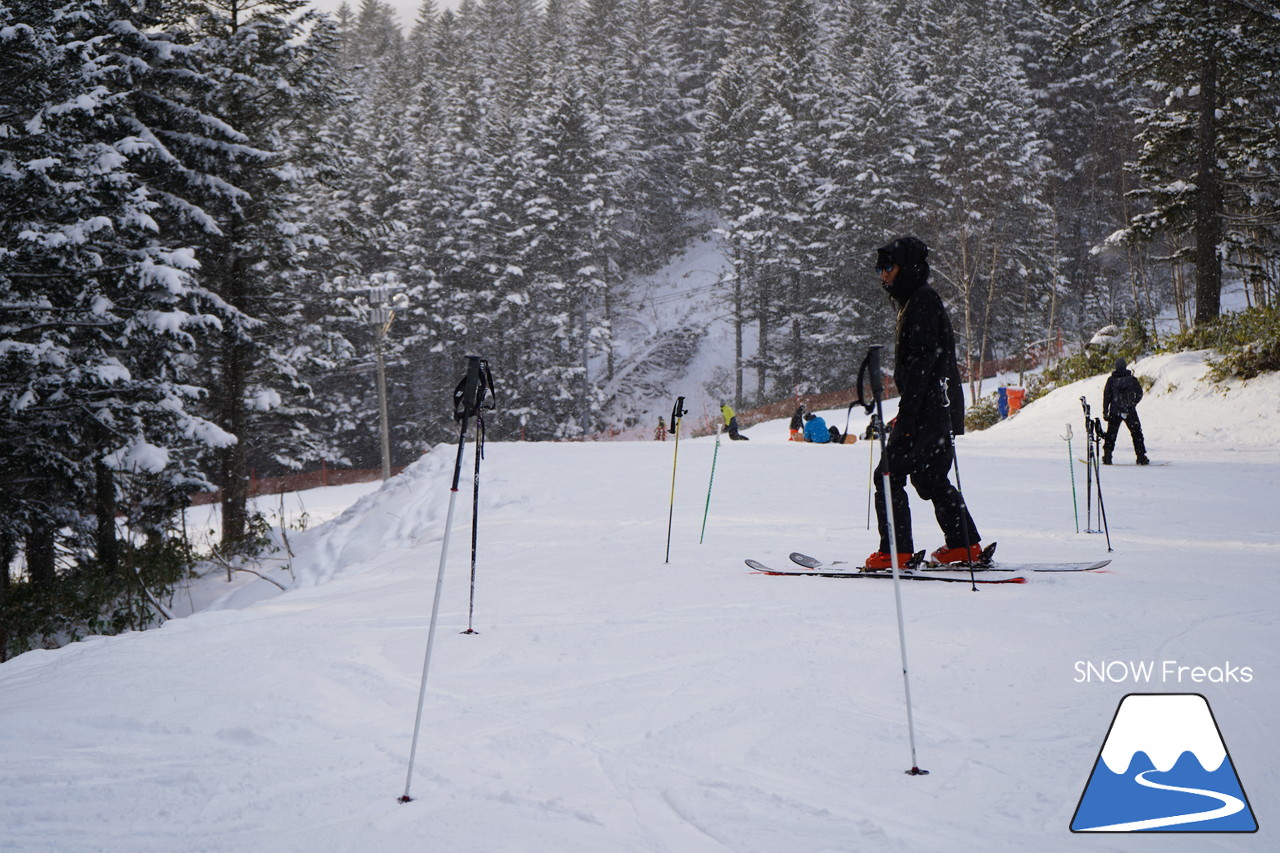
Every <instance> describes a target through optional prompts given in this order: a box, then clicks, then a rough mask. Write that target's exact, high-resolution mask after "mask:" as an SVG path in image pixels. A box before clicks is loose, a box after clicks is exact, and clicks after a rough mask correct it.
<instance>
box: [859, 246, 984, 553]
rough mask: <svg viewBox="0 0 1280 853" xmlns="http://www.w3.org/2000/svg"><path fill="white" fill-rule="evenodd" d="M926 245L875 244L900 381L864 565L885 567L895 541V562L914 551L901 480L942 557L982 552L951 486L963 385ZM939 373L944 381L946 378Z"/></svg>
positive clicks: (960, 426) (974, 529) (961, 420)
mask: <svg viewBox="0 0 1280 853" xmlns="http://www.w3.org/2000/svg"><path fill="white" fill-rule="evenodd" d="M928 255H929V249H928V247H927V246H925V244H924V243H923V242H922V241H921V240H919V239H918V238H916V237H901V238H899V239H897V240H894V241H893V242H892V243H890V244H889V245H887V246H885V247H884V248H882V249H880V250H879V252H878V253H877V258H876V270H877V271H879V273H880V283H881V285H882V286H883V287H884V289H885V292H886V293H888V294H889V296H890V298H891V299H892V300H893V302H894V305H895V306H896V307H897V309H898V328H897V348H896V350H895V352H894V368H893V380H894V382H895V383H896V384H897V386H898V393H899V395H900V397H899V400H898V416H897V417H896V418H895V419H894V420H893V421H892V422H891V424H890V431H889V437H888V442H887V452H886V454H885V456H884V457H883V458H882V459H881V460H880V465H879V466H878V467H877V468H876V472H875V478H874V479H875V488H876V496H875V502H876V518H877V520H878V521H879V526H880V550H879V551H877V552H875V553H874V554H872V555H871V556H870V557H868V558H867V562H866V567H867V568H869V569H887V568H889V567H890V566H891V563H890V553H889V549H890V548H891V547H895V546H896V550H897V552H898V565H899V566H900V567H901V566H903V565H905V564H906V561H907V559H909V558H910V556H911V554H912V552H913V551H914V550H915V549H914V545H913V540H912V535H911V507H910V504H909V503H908V500H907V491H906V483H907V478H908V477H910V478H911V485H912V486H914V487H915V490H916V493H917V494H919V495H920V497H921V498H923V499H924V500H927V501H931V502H932V503H933V511H934V516H935V517H936V518H937V520H938V526H939V527H941V528H942V532H943V535H944V537H945V542H944V544H943V546H942V547H941V548H939V549H937V550H936V551H934V552H933V558H934V559H935V560H937V561H938V562H940V563H959V562H965V561H968V560H971V559H976V558H977V556H978V555H979V554H980V553H981V552H982V545H981V543H980V539H981V537H980V536H979V535H978V528H977V527H976V526H975V525H974V523H973V518H972V517H971V516H970V515H969V510H968V508H967V507H966V506H965V505H964V500H963V499H962V498H961V496H960V492H959V491H958V490H957V489H956V488H955V486H953V485H951V481H950V480H949V479H948V474H949V473H950V471H951V460H952V449H951V436H952V434H953V433H954V434H955V435H960V434H961V433H963V432H964V389H963V387H962V386H961V384H960V368H959V365H958V364H957V363H956V344H955V333H954V332H953V331H952V328H951V319H950V318H949V317H948V316H947V310H946V308H945V307H944V306H943V304H942V298H941V297H940V296H938V294H937V292H936V291H935V290H934V289H933V288H932V287H930V286H929V262H928V260H927V258H928ZM944 380H945V382H944ZM886 465H887V466H888V471H889V475H890V476H889V491H890V493H891V494H890V500H892V501H893V520H894V531H895V533H896V534H897V540H898V541H897V542H896V543H892V544H891V543H890V542H889V529H888V521H887V518H886V515H885V494H884V472H885V466H886Z"/></svg>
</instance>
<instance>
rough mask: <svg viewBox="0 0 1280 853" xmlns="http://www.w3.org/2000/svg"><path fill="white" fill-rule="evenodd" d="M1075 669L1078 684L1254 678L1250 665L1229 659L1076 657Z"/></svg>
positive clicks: (1221, 681) (1244, 680)
mask: <svg viewBox="0 0 1280 853" xmlns="http://www.w3.org/2000/svg"><path fill="white" fill-rule="evenodd" d="M1075 673H1076V674H1075V677H1074V678H1073V679H1072V680H1073V681H1075V682H1076V683H1077V684H1087V683H1094V682H1106V683H1109V684H1118V683H1124V682H1133V683H1135V684H1151V683H1153V682H1154V683H1158V684H1233V683H1235V684H1248V683H1249V682H1251V681H1253V667H1251V666H1239V665H1236V664H1233V663H1231V662H1230V661H1225V662H1223V664H1222V665H1221V666H1216V665H1215V666H1188V665H1186V664H1182V663H1179V662H1178V661H1176V660H1165V661H1154V660H1148V661H1131V660H1111V661H1105V660H1102V661H1084V660H1078V661H1076V665H1075Z"/></svg>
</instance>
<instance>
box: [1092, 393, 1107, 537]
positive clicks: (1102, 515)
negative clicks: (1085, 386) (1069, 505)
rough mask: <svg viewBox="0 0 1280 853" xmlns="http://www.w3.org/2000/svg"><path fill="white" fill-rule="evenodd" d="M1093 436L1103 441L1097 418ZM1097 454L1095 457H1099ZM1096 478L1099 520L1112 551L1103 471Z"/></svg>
mask: <svg viewBox="0 0 1280 853" xmlns="http://www.w3.org/2000/svg"><path fill="white" fill-rule="evenodd" d="M1093 435H1094V440H1095V441H1101V440H1102V438H1101V436H1102V421H1100V420H1098V419H1097V418H1094V419H1093ZM1097 455H1098V454H1097V452H1096V451H1095V452H1094V456H1095V457H1097ZM1095 476H1096V477H1097V478H1098V519H1099V520H1100V521H1101V522H1102V532H1103V533H1105V534H1107V550H1108V551H1110V550H1111V528H1109V527H1108V526H1107V507H1106V505H1104V504H1103V503H1102V471H1101V470H1099V471H1098V472H1097V473H1096V474H1095Z"/></svg>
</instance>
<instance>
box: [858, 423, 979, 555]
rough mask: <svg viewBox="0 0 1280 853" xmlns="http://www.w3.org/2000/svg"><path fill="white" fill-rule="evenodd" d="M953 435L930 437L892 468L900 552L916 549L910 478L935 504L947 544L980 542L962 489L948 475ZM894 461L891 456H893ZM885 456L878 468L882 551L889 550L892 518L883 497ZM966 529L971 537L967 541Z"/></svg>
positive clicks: (917, 490)
mask: <svg viewBox="0 0 1280 853" xmlns="http://www.w3.org/2000/svg"><path fill="white" fill-rule="evenodd" d="M950 441H951V438H950V436H941V437H940V438H937V439H936V440H928V439H926V441H925V442H924V443H922V444H921V445H917V446H916V447H915V448H913V450H914V451H915V452H913V453H911V454H909V455H907V456H904V458H903V463H902V465H901V467H902V468H903V469H904V470H903V471H901V472H899V471H898V470H897V468H898V467H899V466H898V465H897V464H895V465H894V467H893V468H891V469H890V470H891V472H892V473H890V475H889V492H890V495H891V496H892V501H893V529H894V533H896V534H897V539H898V548H897V550H898V553H900V554H910V553H912V552H914V551H915V545H914V544H913V543H914V539H913V538H912V534H911V504H910V503H909V501H908V499H907V479H908V478H910V480H911V485H912V486H914V487H915V490H916V494H918V495H919V496H920V497H921V498H923V499H924V500H926V501H930V502H932V503H933V514H934V517H935V518H936V519H937V520H938V526H939V527H940V528H942V534H943V536H944V537H945V541H946V547H948V548H963V547H965V545H973V544H974V543H977V542H980V541H981V539H982V537H981V536H979V535H978V528H977V527H976V526H975V525H974V523H973V517H972V516H970V515H969V508H968V507H966V506H965V504H964V499H963V498H962V497H961V496H960V491H959V490H958V489H957V488H956V487H955V486H953V485H951V480H950V479H949V478H948V474H949V473H950V472H951V444H950ZM890 461H892V456H891V458H890ZM884 464H885V460H884V457H881V459H880V464H879V465H877V466H876V470H875V476H874V480H875V489H876V521H877V522H878V523H879V527H880V550H881V551H883V552H885V553H889V520H888V518H887V517H886V514H885V499H884ZM966 528H967V533H968V538H967V541H966Z"/></svg>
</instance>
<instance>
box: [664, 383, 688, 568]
mask: <svg viewBox="0 0 1280 853" xmlns="http://www.w3.org/2000/svg"><path fill="white" fill-rule="evenodd" d="M688 413H689V412H688V410H686V409H685V407H684V397H677V398H676V404H675V405H674V406H673V407H672V408H671V431H672V432H674V433H675V434H676V446H675V451H674V452H673V453H672V454H671V506H670V509H668V510H667V556H666V559H664V560H663V561H662V562H664V563H670V562H671V521H672V519H674V518H675V513H676V463H677V462H678V461H679V459H680V419H681V418H683V417H684V416H685V415H687V414H688Z"/></svg>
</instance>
